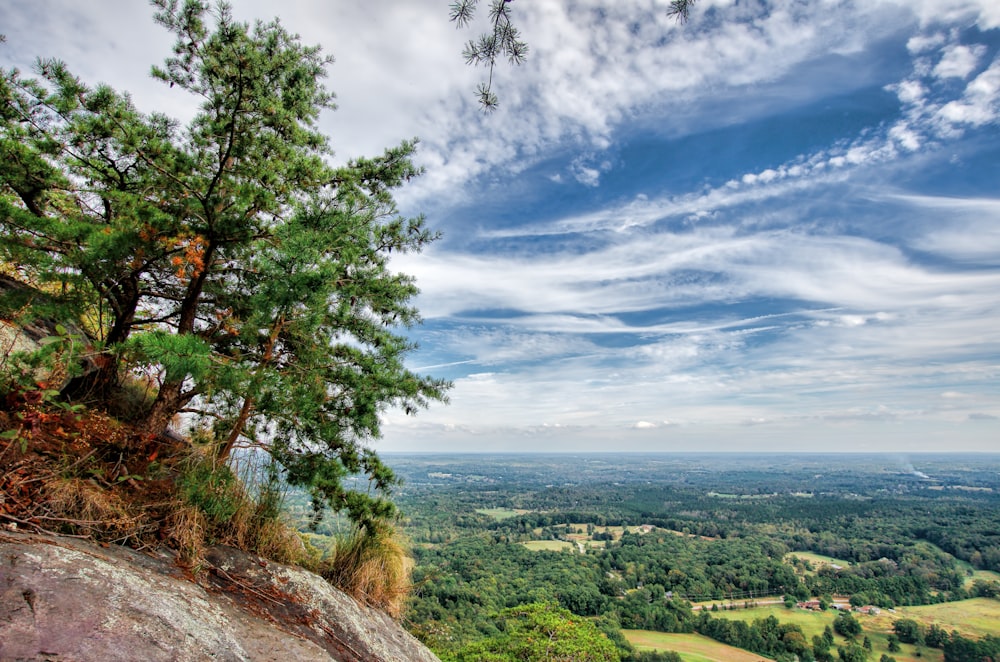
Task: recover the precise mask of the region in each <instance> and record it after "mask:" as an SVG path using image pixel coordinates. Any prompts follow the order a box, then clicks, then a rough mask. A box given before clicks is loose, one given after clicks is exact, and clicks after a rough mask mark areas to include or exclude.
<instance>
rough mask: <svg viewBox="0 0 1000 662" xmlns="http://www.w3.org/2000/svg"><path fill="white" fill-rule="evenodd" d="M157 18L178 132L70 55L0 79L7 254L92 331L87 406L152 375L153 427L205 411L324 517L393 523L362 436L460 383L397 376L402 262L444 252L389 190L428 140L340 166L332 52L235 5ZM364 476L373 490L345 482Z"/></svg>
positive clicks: (162, 75) (1, 220) (165, 3)
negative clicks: (170, 38) (75, 65)
mask: <svg viewBox="0 0 1000 662" xmlns="http://www.w3.org/2000/svg"><path fill="white" fill-rule="evenodd" d="M153 5H155V7H156V8H157V9H158V11H157V12H156V14H155V19H156V21H157V22H158V23H159V24H160V25H162V26H164V27H165V28H167V29H168V30H169V31H171V32H172V33H173V34H174V35H175V37H176V43H175V45H174V47H173V55H172V57H169V58H168V59H167V60H166V61H165V64H164V65H163V66H162V67H154V69H153V75H154V77H155V78H158V79H159V80H161V81H163V82H164V83H165V84H167V85H169V87H170V88H172V89H174V90H176V91H177V92H178V93H189V94H192V95H194V96H195V97H197V98H198V99H199V101H200V108H199V110H198V112H197V114H196V115H195V116H194V118H193V119H192V120H191V121H190V122H188V123H187V124H186V125H183V126H182V125H181V124H180V123H178V122H177V121H175V120H173V119H171V118H169V117H166V116H164V115H162V114H160V113H142V112H140V111H139V110H138V109H137V108H136V107H135V106H134V104H133V103H132V101H131V99H130V97H129V96H128V95H127V94H124V93H121V92H117V91H115V90H113V89H111V88H110V87H107V86H98V87H94V88H91V87H88V86H87V85H85V84H84V83H83V82H81V81H80V80H78V79H77V78H76V77H74V76H73V75H72V74H71V73H70V72H69V69H68V67H67V66H66V65H65V64H63V63H61V62H56V61H45V60H43V61H40V62H39V63H38V75H39V77H38V79H30V78H24V77H22V75H21V74H20V72H18V71H16V70H13V71H8V72H4V74H3V76H2V77H0V104H2V106H0V108H2V110H0V187H2V188H0V260H3V262H4V263H5V264H7V265H14V266H15V267H16V270H17V272H18V276H19V277H20V278H21V279H22V280H25V281H27V282H29V283H30V284H32V285H35V286H39V287H43V288H45V289H46V290H47V291H49V292H52V293H53V300H54V301H55V302H56V303H57V304H59V305H60V306H62V312H61V314H63V315H67V316H74V317H81V316H84V315H89V317H90V319H91V320H92V323H91V325H92V328H93V336H94V338H93V341H94V343H95V345H96V346H97V347H99V348H102V349H103V353H102V356H101V358H102V361H101V364H102V365H103V368H102V369H101V370H100V371H98V372H96V373H94V374H91V375H89V376H88V377H87V379H86V380H85V381H83V382H79V383H76V384H74V385H73V390H74V392H75V393H76V394H77V395H79V394H84V393H85V394H89V395H90V396H91V397H93V398H96V399H97V400H98V402H100V399H101V398H106V397H108V393H109V391H110V390H111V389H112V388H113V387H114V385H115V382H116V380H117V379H118V378H119V377H120V376H121V375H122V374H124V373H125V372H126V371H128V370H135V369H143V370H145V371H147V373H148V374H151V375H153V376H154V377H155V378H156V379H157V381H158V390H157V395H156V399H155V401H154V402H153V403H152V405H151V407H150V408H149V410H148V411H146V412H144V414H143V415H142V417H141V420H140V422H139V425H140V426H141V428H142V429H143V430H145V432H147V433H148V434H150V435H157V434H160V433H162V432H163V431H164V430H165V429H166V427H167V425H168V424H169V422H170V420H171V419H172V418H173V417H174V416H175V415H176V414H177V413H178V412H180V411H181V410H188V411H195V412H198V413H200V414H202V415H203V416H205V417H206V418H207V419H211V420H214V421H215V424H214V428H215V432H216V436H217V438H218V439H219V440H220V442H221V443H220V446H219V451H218V452H219V455H220V456H221V457H222V458H225V457H227V456H228V455H229V453H230V452H231V450H232V449H233V447H234V446H235V445H236V444H238V443H241V442H243V443H250V444H254V445H256V446H257V447H259V448H261V449H263V450H265V451H267V452H269V453H270V454H271V455H272V456H273V457H274V458H275V459H276V460H278V461H279V462H280V463H281V464H282V466H283V467H284V468H285V470H286V476H287V478H288V480H289V481H290V482H291V483H293V484H298V485H303V486H306V487H307V488H308V489H309V490H310V491H311V493H312V495H313V496H314V498H315V500H316V505H317V506H320V505H322V504H327V505H330V506H332V507H333V508H334V509H336V510H341V509H346V510H347V511H348V513H349V514H350V516H351V517H352V518H353V519H354V520H355V521H358V522H362V523H364V522H365V521H370V519H372V518H378V517H386V516H389V515H390V514H391V513H392V506H391V504H389V503H388V502H387V501H386V500H384V499H383V498H382V496H384V495H385V494H386V493H387V492H388V491H389V489H390V488H391V486H392V485H393V483H394V482H395V478H394V476H393V474H392V472H391V471H390V470H389V469H388V468H387V467H386V466H385V465H383V464H382V463H381V461H380V460H379V458H378V457H377V455H376V454H375V453H374V452H373V451H371V450H370V449H368V447H367V443H366V442H368V441H370V440H371V439H373V438H376V437H377V436H378V435H379V432H380V430H379V414H380V413H381V412H382V411H383V410H384V409H385V408H387V407H390V406H399V407H402V408H404V409H405V410H406V411H407V412H410V413H412V412H414V411H416V410H417V409H419V408H421V407H423V406H425V405H427V404H428V402H430V401H432V400H441V399H443V398H444V391H445V389H446V387H447V385H446V384H445V383H444V382H441V381H439V380H434V379H431V378H428V377H424V376H420V375H417V374H414V373H412V372H410V371H409V370H407V369H406V368H405V367H404V365H403V357H404V356H405V354H406V353H407V352H408V351H409V350H410V349H412V344H411V343H410V342H409V341H407V340H406V338H405V337H404V336H403V335H402V334H401V333H400V332H399V331H398V329H400V328H402V327H405V326H408V325H412V324H415V323H417V322H418V321H419V316H418V314H417V311H416V310H415V309H414V308H413V307H412V305H411V304H410V300H411V299H412V298H413V296H414V295H415V294H416V291H417V290H416V287H415V285H414V283H413V281H412V279H410V278H409V277H407V276H404V275H400V274H396V273H394V272H393V271H392V270H391V269H390V267H389V264H388V258H389V254H390V253H391V252H393V251H396V252H405V251H413V250H420V249H421V248H422V247H423V246H424V245H426V244H427V243H428V242H429V241H432V240H433V239H434V235H433V233H431V232H430V231H428V230H427V228H426V227H425V223H424V220H423V219H422V218H403V217H401V216H399V214H398V212H397V209H396V205H395V203H394V201H393V198H392V190H393V189H394V188H396V187H398V186H400V185H402V184H403V183H404V182H406V181H407V180H409V179H410V178H412V177H414V176H416V175H418V174H419V171H418V169H417V168H416V167H415V166H414V165H413V164H412V162H411V155H412V153H413V150H414V147H415V144H414V143H412V142H410V143H404V144H403V145H401V146H399V147H397V148H393V149H390V150H387V151H386V153H385V154H384V155H382V156H380V157H377V158H372V159H358V160H355V161H352V162H350V163H349V164H348V165H346V166H344V167H341V168H333V167H331V166H330V165H328V160H329V156H330V155H331V153H332V151H331V148H330V145H329V143H328V141H327V139H326V137H325V136H323V135H322V134H321V133H320V132H319V131H318V128H317V119H318V117H319V115H320V113H321V112H323V111H324V110H327V109H332V108H333V107H334V104H333V94H332V93H330V92H329V91H328V90H327V89H326V88H325V87H324V86H323V84H322V80H323V78H324V76H325V74H326V66H327V65H328V64H329V63H330V59H329V58H327V57H326V56H324V55H323V54H322V52H321V50H320V49H319V48H318V47H310V46H304V45H302V44H301V43H300V41H299V39H298V37H297V36H296V35H292V34H289V33H288V32H286V31H285V30H284V28H282V26H281V25H280V24H279V23H278V22H277V21H274V22H270V23H263V22H257V23H256V24H255V25H253V26H250V25H248V24H245V23H240V22H238V21H235V20H234V19H233V17H232V14H231V11H230V8H229V7H228V5H226V4H223V3H220V4H218V5H216V6H214V7H210V6H209V5H208V4H207V3H206V2H203V1H200V0H186V1H185V2H184V3H183V4H180V3H179V2H178V1H177V0H153ZM358 472H363V473H365V474H367V475H368V477H369V478H370V480H371V481H372V484H373V486H374V487H375V492H374V494H375V496H372V495H371V494H369V493H367V492H352V491H349V490H346V489H345V488H344V486H343V478H344V477H345V476H347V475H351V474H355V473H358Z"/></svg>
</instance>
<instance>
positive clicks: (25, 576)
mask: <svg viewBox="0 0 1000 662" xmlns="http://www.w3.org/2000/svg"><path fill="white" fill-rule="evenodd" d="M437 659H438V658H437V657H436V656H435V655H434V654H433V653H432V652H431V651H430V650H428V649H427V648H426V647H425V646H424V645H423V644H421V643H420V642H419V641H418V640H417V639H416V638H414V637H413V636H412V635H410V634H409V633H408V632H406V631H405V630H404V629H403V628H402V627H401V626H400V625H399V624H398V623H396V622H395V621H393V620H392V619H391V618H390V617H389V616H387V615H386V614H384V613H382V612H379V611H377V610H374V609H371V608H368V607H365V606H363V605H361V604H359V603H357V602H356V601H355V600H354V599H352V598H351V597H349V596H347V595H346V594H344V593H342V592H340V591H338V590H336V589H334V588H332V587H331V586H330V585H329V584H328V583H327V582H326V581H324V580H323V579H322V578H321V577H319V576H317V575H315V574H312V573H310V572H307V571H305V570H302V569H300V568H295V567H290V566H285V565H281V564H278V563H274V562H271V561H267V560H264V559H262V558H260V557H256V556H252V555H248V554H245V553H243V552H240V551H237V550H234V549H231V548H213V549H212V550H210V552H209V554H208V556H207V563H206V567H205V568H202V569H200V572H199V573H198V574H197V576H194V575H192V574H191V573H190V572H188V571H185V570H184V569H182V568H181V567H180V566H178V564H177V560H176V557H175V555H174V554H173V553H171V552H169V551H165V550H159V551H155V552H154V551H146V552H138V551H135V550H131V549H127V548H124V547H118V546H115V545H110V546H103V545H98V544H95V543H92V542H90V541H86V540H81V539H75V538H68V537H63V536H48V535H40V534H26V533H19V532H9V531H0V661H4V662H6V661H8V660H76V661H81V662H86V661H90V660H94V661H96V660H101V661H102V662H115V661H117V660H121V661H123V662H124V661H126V660H128V661H131V660H144V661H150V662H154V661H157V660H163V661H164V662H166V661H168V660H169V661H172V662H183V661H187V660H192V661H193V660H295V661H297V662H298V661H308V660H338V661H342V662H390V661H391V662H403V661H410V660H412V661H414V662H434V661H436V660H437Z"/></svg>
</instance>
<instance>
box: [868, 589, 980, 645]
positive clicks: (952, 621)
mask: <svg viewBox="0 0 1000 662" xmlns="http://www.w3.org/2000/svg"><path fill="white" fill-rule="evenodd" d="M865 618H866V619H868V620H862V619H860V618H859V619H858V620H859V621H860V622H861V625H862V626H863V627H864V628H865V629H868V628H869V623H871V627H872V629H873V630H874V629H882V630H885V631H889V630H890V629H891V628H892V622H893V621H895V620H897V619H900V618H911V619H913V620H915V621H917V622H918V623H922V624H923V625H924V626H925V627H926V626H928V625H930V624H931V623H937V625H938V626H939V627H942V628H944V629H945V630H947V631H948V632H951V631H952V630H958V632H959V633H960V634H964V635H966V636H970V637H982V636H985V635H987V634H992V635H993V636H1000V600H991V599H989V598H972V599H971V600H960V601H958V602H945V603H942V604H939V605H923V606H920V607H898V608H897V609H896V613H895V614H891V613H889V612H886V611H883V612H882V613H881V614H879V615H878V616H868V617H865Z"/></svg>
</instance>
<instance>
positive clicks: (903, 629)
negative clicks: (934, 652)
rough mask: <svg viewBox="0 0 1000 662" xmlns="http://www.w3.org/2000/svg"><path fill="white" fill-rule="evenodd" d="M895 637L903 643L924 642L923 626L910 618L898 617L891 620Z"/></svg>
mask: <svg viewBox="0 0 1000 662" xmlns="http://www.w3.org/2000/svg"><path fill="white" fill-rule="evenodd" d="M892 629H893V631H894V632H895V633H896V637H897V638H898V639H899V640H900V641H901V642H903V643H904V644H916V645H918V646H923V644H924V628H923V626H921V625H920V623H917V622H916V621H915V620H913V619H911V618H900V619H897V620H895V621H893V622H892Z"/></svg>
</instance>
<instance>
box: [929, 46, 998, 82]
mask: <svg viewBox="0 0 1000 662" xmlns="http://www.w3.org/2000/svg"><path fill="white" fill-rule="evenodd" d="M985 53H986V47H985V46H983V45H982V44H975V45H973V46H966V45H964V44H955V45H952V46H949V47H947V48H945V49H944V54H943V55H942V56H941V60H940V62H938V63H937V66H935V67H934V71H933V74H934V75H935V76H937V77H938V78H967V77H968V76H969V74H971V73H972V72H973V71H975V70H976V67H977V66H978V65H979V60H980V59H981V58H982V57H983V55H984V54H985Z"/></svg>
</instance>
